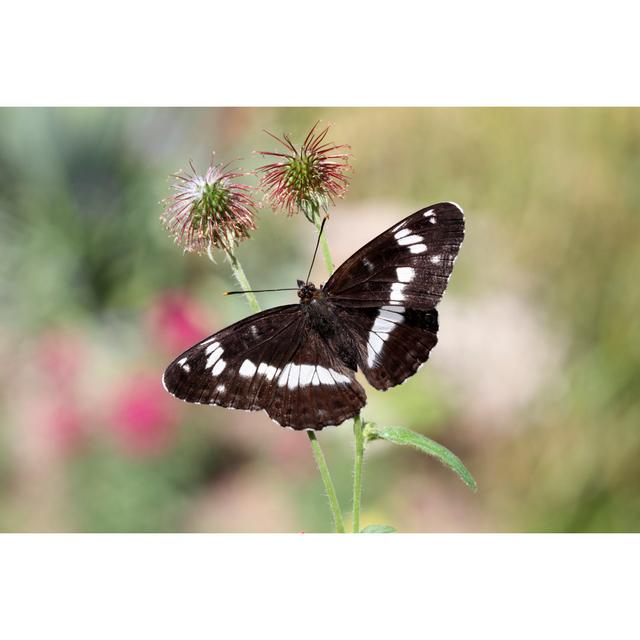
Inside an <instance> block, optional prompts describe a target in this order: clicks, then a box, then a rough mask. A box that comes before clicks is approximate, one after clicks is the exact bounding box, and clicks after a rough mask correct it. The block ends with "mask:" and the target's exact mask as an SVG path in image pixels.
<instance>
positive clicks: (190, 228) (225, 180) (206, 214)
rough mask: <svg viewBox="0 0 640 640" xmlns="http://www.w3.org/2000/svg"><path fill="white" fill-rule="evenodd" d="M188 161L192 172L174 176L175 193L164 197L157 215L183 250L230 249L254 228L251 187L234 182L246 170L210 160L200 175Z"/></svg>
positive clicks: (253, 206)
mask: <svg viewBox="0 0 640 640" xmlns="http://www.w3.org/2000/svg"><path fill="white" fill-rule="evenodd" d="M189 164H190V167H191V173H189V172H185V171H181V172H180V173H178V174H176V175H174V176H173V178H174V179H175V181H174V183H173V185H172V187H173V190H174V193H173V194H172V195H171V196H169V197H168V198H166V199H165V200H164V201H163V204H164V212H163V214H162V216H160V219H161V220H162V222H163V224H164V226H165V227H166V229H167V230H168V231H169V232H170V233H171V235H172V236H173V237H174V239H175V241H176V242H177V243H178V244H181V245H182V246H183V247H184V249H185V251H195V252H196V253H203V252H204V251H208V250H210V249H213V248H214V247H217V248H219V249H225V250H227V251H230V250H231V249H232V248H233V246H234V245H235V244H238V243H239V242H241V241H242V240H245V239H246V238H248V237H249V231H250V230H251V229H255V228H256V224H255V209H256V203H255V201H254V200H253V197H252V195H251V192H252V188H251V187H249V186H247V185H244V184H238V183H237V182H234V180H235V179H236V178H239V177H240V176H243V175H247V174H246V173H240V172H237V171H230V170H228V167H229V165H228V164H227V165H224V166H223V165H222V164H213V162H212V163H211V165H210V166H209V168H208V169H207V171H206V173H205V174H204V175H203V176H201V175H199V174H198V172H197V171H196V170H195V168H194V166H193V164H192V163H189Z"/></svg>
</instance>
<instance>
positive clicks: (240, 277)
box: [224, 249, 260, 313]
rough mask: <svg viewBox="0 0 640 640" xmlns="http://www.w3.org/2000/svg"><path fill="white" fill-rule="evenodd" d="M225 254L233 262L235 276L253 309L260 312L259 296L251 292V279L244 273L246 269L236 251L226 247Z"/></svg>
mask: <svg viewBox="0 0 640 640" xmlns="http://www.w3.org/2000/svg"><path fill="white" fill-rule="evenodd" d="M224 252H225V254H226V256H227V258H228V259H229V262H230V264H231V270H232V271H233V275H234V276H235V278H236V280H237V281H238V284H239V285H240V287H241V288H242V290H243V291H244V295H245V298H246V299H247V302H248V303H249V306H250V307H251V311H253V312H254V313H259V312H260V305H259V304H258V300H257V298H256V297H255V296H254V295H253V293H251V285H250V284H249V280H247V276H246V275H245V273H244V269H243V268H242V265H241V264H240V261H239V260H238V258H236V256H235V253H234V252H233V251H232V250H230V249H225V251H224Z"/></svg>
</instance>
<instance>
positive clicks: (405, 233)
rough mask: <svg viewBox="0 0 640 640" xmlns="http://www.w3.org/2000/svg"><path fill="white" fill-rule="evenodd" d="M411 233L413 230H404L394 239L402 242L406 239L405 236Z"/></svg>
mask: <svg viewBox="0 0 640 640" xmlns="http://www.w3.org/2000/svg"><path fill="white" fill-rule="evenodd" d="M410 233H411V229H402V230H401V231H398V233H396V234H395V235H394V236H393V237H394V238H395V239H396V240H400V238H404V237H405V236H408V235H409V234H410Z"/></svg>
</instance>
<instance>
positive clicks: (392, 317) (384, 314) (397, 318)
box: [378, 307, 404, 324]
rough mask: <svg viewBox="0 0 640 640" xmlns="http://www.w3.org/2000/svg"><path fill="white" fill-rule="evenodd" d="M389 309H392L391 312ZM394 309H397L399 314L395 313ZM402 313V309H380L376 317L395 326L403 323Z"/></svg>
mask: <svg viewBox="0 0 640 640" xmlns="http://www.w3.org/2000/svg"><path fill="white" fill-rule="evenodd" d="M390 309H393V311H390ZM396 309H399V310H400V312H399V313H396V311H395V310H396ZM403 312H404V307H382V308H381V309H380V311H378V317H379V318H384V319H385V320H389V321H391V322H395V323H396V324H402V323H403V322H404V316H403V315H402V313H403Z"/></svg>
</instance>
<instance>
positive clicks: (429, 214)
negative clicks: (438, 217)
mask: <svg viewBox="0 0 640 640" xmlns="http://www.w3.org/2000/svg"><path fill="white" fill-rule="evenodd" d="M433 215H435V214H434V213H433V209H429V210H428V211H425V212H424V217H425V218H428V217H429V216H433Z"/></svg>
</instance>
